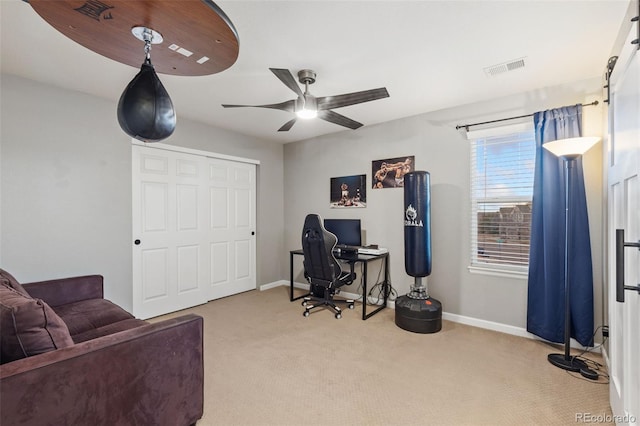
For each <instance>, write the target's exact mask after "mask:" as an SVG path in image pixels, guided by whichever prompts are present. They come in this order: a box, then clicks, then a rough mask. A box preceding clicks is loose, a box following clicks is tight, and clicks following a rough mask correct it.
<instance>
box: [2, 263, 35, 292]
mask: <svg viewBox="0 0 640 426" xmlns="http://www.w3.org/2000/svg"><path fill="white" fill-rule="evenodd" d="M0 282H2V283H3V284H5V285H8V286H9V287H11V288H12V289H14V290H15V291H17V292H19V293H21V294H23V295H25V296H27V297H31V296H29V293H27V290H25V289H24V287H22V284H20V283H19V282H18V280H16V279H15V278H14V277H13V275H11V274H10V273H8V272H7V271H5V270H4V269H1V268H0Z"/></svg>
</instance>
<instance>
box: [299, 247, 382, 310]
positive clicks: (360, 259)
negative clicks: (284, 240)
mask: <svg viewBox="0 0 640 426" xmlns="http://www.w3.org/2000/svg"><path fill="white" fill-rule="evenodd" d="M294 255H299V256H304V252H303V251H302V250H300V249H298V250H291V251H290V252H289V273H290V287H289V300H290V301H291V302H293V301H294V300H298V299H302V298H303V297H307V296H309V295H310V294H311V293H306V294H303V295H301V296H297V297H294V296H293V256H294ZM334 256H335V257H336V259H339V260H344V261H346V262H348V263H349V264H350V265H351V267H353V266H354V265H355V264H356V263H362V265H363V268H362V319H363V320H366V319H367V318H369V317H371V316H372V315H375V314H377V313H378V312H380V311H381V310H383V309H384V308H386V307H387V299H388V298H389V291H390V287H391V286H390V285H389V253H388V252H387V253H382V254H375V255H371V254H355V253H354V254H343V253H334ZM374 260H382V261H384V278H383V281H382V282H381V283H375V284H374V285H376V284H382V286H383V289H382V291H383V294H384V301H383V303H382V305H381V306H379V307H378V308H376V309H375V310H373V311H372V312H369V313H368V314H367V266H368V265H369V262H372V261H374Z"/></svg>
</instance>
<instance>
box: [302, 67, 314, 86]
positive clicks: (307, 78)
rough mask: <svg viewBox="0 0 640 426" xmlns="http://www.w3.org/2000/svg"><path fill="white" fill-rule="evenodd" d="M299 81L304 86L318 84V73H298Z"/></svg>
mask: <svg viewBox="0 0 640 426" xmlns="http://www.w3.org/2000/svg"><path fill="white" fill-rule="evenodd" d="M298 81H299V82H300V83H302V84H313V83H315V82H316V73H315V72H314V71H312V70H300V71H298Z"/></svg>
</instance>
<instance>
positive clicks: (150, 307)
mask: <svg viewBox="0 0 640 426" xmlns="http://www.w3.org/2000/svg"><path fill="white" fill-rule="evenodd" d="M132 155H133V156H132V160H133V161H132V164H133V187H132V196H133V240H134V241H133V310H134V312H133V313H134V315H135V316H136V317H139V318H143V319H144V318H151V317H155V316H158V315H162V314H166V313H169V312H174V311H178V310H181V309H185V308H188V307H191V306H195V305H199V304H202V303H206V302H207V301H208V300H212V299H215V298H218V297H223V296H228V295H231V294H235V293H239V292H242V291H246V290H251V289H255V287H256V273H255V263H256V262H255V193H256V186H255V165H254V164H247V163H241V162H234V161H229V160H217V159H212V158H208V157H206V156H204V155H196V154H192V153H184V152H177V151H174V150H168V149H161V148H157V147H156V146H140V145H133V146H132ZM219 231H223V232H219Z"/></svg>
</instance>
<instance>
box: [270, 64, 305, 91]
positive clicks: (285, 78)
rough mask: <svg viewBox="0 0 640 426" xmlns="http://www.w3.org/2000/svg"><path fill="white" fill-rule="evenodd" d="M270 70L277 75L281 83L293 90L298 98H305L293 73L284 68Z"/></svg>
mask: <svg viewBox="0 0 640 426" xmlns="http://www.w3.org/2000/svg"><path fill="white" fill-rule="evenodd" d="M269 69H270V70H271V72H272V73H274V74H275V75H276V77H278V79H279V80H280V81H281V82H283V83H284V84H285V86H287V87H288V88H289V89H291V90H293V91H294V92H295V93H296V94H297V95H298V96H303V94H302V90H301V89H300V86H298V83H297V82H296V79H295V78H294V77H293V74H291V71H289V70H288V69H284V68H269Z"/></svg>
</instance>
